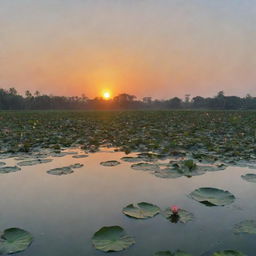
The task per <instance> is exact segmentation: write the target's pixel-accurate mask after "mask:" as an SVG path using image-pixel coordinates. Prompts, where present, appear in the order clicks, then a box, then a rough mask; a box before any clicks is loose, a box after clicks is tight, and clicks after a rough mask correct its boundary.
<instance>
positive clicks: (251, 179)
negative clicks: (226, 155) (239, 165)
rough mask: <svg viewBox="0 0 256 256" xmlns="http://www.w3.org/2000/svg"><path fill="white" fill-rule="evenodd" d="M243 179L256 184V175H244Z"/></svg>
mask: <svg viewBox="0 0 256 256" xmlns="http://www.w3.org/2000/svg"><path fill="white" fill-rule="evenodd" d="M241 177H242V178H243V179H244V180H246V181H248V182H254V183H256V174H253V173H247V174H246V175H242V176H241Z"/></svg>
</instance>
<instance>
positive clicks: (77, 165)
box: [68, 163, 84, 169]
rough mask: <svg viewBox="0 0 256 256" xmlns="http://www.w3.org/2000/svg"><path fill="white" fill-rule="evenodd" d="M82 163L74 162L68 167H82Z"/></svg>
mask: <svg viewBox="0 0 256 256" xmlns="http://www.w3.org/2000/svg"><path fill="white" fill-rule="evenodd" d="M83 166H84V165H83V164H80V163H76V164H71V165H70V166H68V167H70V168H74V169H77V168H82V167H83Z"/></svg>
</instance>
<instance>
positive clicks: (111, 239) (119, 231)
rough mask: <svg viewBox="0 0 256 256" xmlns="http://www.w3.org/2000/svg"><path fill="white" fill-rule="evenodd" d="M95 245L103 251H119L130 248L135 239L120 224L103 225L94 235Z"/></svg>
mask: <svg viewBox="0 0 256 256" xmlns="http://www.w3.org/2000/svg"><path fill="white" fill-rule="evenodd" d="M92 243H93V245H94V247H95V248H96V249H98V250H100V251H103V252H118V251H122V250H125V249H127V248H129V247H130V246H131V245H133V244H134V243H135V240H134V239H133V238H132V237H130V236H128V235H127V234H126V232H125V231H124V229H123V228H122V227H120V226H110V227H103V228H101V229H100V230H98V231H97V232H96V233H95V234H94V235H93V237H92Z"/></svg>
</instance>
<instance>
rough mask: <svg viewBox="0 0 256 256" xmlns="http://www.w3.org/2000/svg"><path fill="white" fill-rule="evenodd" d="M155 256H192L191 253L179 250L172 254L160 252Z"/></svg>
mask: <svg viewBox="0 0 256 256" xmlns="http://www.w3.org/2000/svg"><path fill="white" fill-rule="evenodd" d="M154 256H192V255H191V254H189V253H186V252H183V251H180V250H178V251H176V252H174V253H172V252H170V251H160V252H156V253H155V254H154Z"/></svg>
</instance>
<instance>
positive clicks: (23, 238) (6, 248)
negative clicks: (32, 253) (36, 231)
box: [0, 228, 33, 254]
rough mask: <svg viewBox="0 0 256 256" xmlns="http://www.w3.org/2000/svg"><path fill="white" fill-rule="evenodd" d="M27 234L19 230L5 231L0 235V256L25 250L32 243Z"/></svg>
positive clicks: (29, 235) (10, 229) (30, 237)
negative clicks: (0, 255)
mask: <svg viewBox="0 0 256 256" xmlns="http://www.w3.org/2000/svg"><path fill="white" fill-rule="evenodd" d="M32 240H33V238H32V236H31V234H30V233H29V232H27V231H25V230H23V229H20V228H9V229H6V230H5V231H4V232H3V234H2V235H1V241H0V254H12V253H17V252H21V251H24V250H26V249H27V248H28V247H29V245H30V244H31V243H32Z"/></svg>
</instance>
